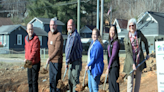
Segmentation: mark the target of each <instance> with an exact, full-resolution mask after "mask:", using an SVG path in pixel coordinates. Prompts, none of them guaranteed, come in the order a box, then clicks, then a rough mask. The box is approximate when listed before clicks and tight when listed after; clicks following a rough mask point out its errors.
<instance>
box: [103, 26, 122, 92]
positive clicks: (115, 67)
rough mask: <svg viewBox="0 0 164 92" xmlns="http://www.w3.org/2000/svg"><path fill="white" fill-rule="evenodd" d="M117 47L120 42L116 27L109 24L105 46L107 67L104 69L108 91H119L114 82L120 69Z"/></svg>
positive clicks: (117, 85)
mask: <svg viewBox="0 0 164 92" xmlns="http://www.w3.org/2000/svg"><path fill="white" fill-rule="evenodd" d="M119 49H120V44H119V40H118V34H117V29H116V26H115V25H111V27H110V30H109V45H108V46H107V60H108V68H107V70H106V74H108V83H109V91H110V92H119V84H118V83H117V82H116V80H117V79H118V77H119V69H120V63H119Z"/></svg>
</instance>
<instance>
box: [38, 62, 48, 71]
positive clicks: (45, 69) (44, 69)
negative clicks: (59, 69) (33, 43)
mask: <svg viewBox="0 0 164 92" xmlns="http://www.w3.org/2000/svg"><path fill="white" fill-rule="evenodd" d="M47 66H48V62H47V63H46V66H45V68H43V69H42V70H41V71H40V73H41V74H47V73H48V70H47Z"/></svg>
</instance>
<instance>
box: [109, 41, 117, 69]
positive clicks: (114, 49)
mask: <svg viewBox="0 0 164 92" xmlns="http://www.w3.org/2000/svg"><path fill="white" fill-rule="evenodd" d="M118 52H119V42H118V41H115V42H114V43H113V48H112V55H111V56H110V60H109V64H108V69H109V68H110V65H111V64H112V62H113V60H114V59H115V58H116V56H117V54H118Z"/></svg>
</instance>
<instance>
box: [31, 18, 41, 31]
mask: <svg viewBox="0 0 164 92" xmlns="http://www.w3.org/2000/svg"><path fill="white" fill-rule="evenodd" d="M32 24H33V26H34V27H39V28H41V29H43V30H44V27H43V24H42V23H41V22H40V21H38V20H35V21H33V22H32Z"/></svg>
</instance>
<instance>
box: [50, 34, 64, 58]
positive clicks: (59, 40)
mask: <svg viewBox="0 0 164 92" xmlns="http://www.w3.org/2000/svg"><path fill="white" fill-rule="evenodd" d="M62 45H63V39H62V35H59V36H58V37H57V38H56V43H55V50H54V51H53V53H52V54H51V55H50V56H49V61H51V60H52V59H53V58H54V57H55V56H56V55H57V53H58V52H59V51H60V50H61V49H62Z"/></svg>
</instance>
